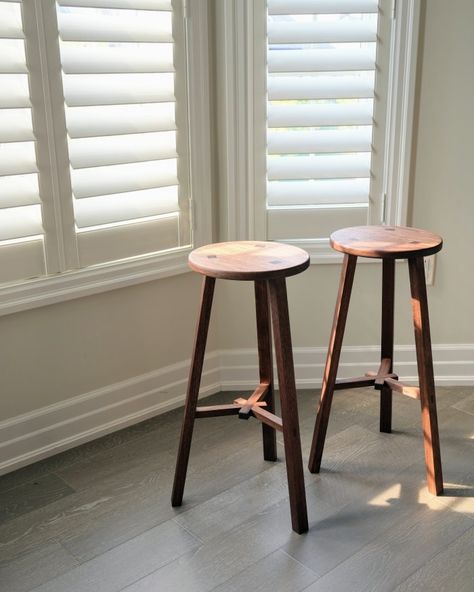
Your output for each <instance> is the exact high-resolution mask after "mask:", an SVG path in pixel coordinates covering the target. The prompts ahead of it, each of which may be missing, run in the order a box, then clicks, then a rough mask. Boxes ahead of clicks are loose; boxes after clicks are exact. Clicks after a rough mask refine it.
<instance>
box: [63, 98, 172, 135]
mask: <svg viewBox="0 0 474 592" xmlns="http://www.w3.org/2000/svg"><path fill="white" fill-rule="evenodd" d="M174 108H175V107H174V103H162V104H159V105H120V106H116V105H111V106H107V107H74V108H71V109H68V111H67V113H66V120H67V128H68V133H69V135H70V136H71V138H86V137H91V136H108V135H121V134H137V133H142V132H161V131H171V130H174V129H175V127H176V125H175V118H174Z"/></svg>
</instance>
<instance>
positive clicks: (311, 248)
mask: <svg viewBox="0 0 474 592" xmlns="http://www.w3.org/2000/svg"><path fill="white" fill-rule="evenodd" d="M392 2H393V3H392V5H391V15H390V17H391V20H392V25H391V27H392V33H391V44H392V47H391V52H390V54H391V60H390V67H389V80H388V89H389V90H388V96H389V97H390V98H391V100H390V101H389V103H388V105H387V108H386V120H385V126H386V130H387V132H386V134H387V135H386V150H385V155H384V162H383V174H382V183H381V185H382V187H381V188H380V191H377V194H376V195H377V199H375V201H374V202H373V203H371V207H370V210H369V211H370V219H369V222H370V223H371V224H380V223H384V224H391V225H402V226H403V225H406V224H407V219H408V215H407V212H408V196H409V185H410V172H411V171H410V169H411V154H412V141H413V123H414V104H415V87H416V74H417V57H418V38H419V24H420V2H419V0H392ZM216 9H217V12H216V21H217V26H216V32H217V52H216V54H217V60H218V61H217V81H218V87H217V97H218V117H219V136H218V140H219V145H220V156H221V162H220V163H219V165H220V166H219V170H220V173H221V175H220V186H219V193H220V195H221V196H222V198H221V199H222V200H223V203H222V207H221V220H220V223H221V228H222V229H223V233H224V236H225V239H226V240H264V239H265V238H266V205H265V203H264V202H263V200H261V199H257V195H261V183H262V174H263V171H266V160H265V159H266V147H265V145H264V140H263V142H262V138H264V137H265V136H264V134H262V133H261V130H258V126H262V125H265V121H266V115H265V108H264V107H262V105H263V103H264V101H262V100H260V101H258V100H255V97H262V96H265V93H266V90H265V76H263V75H262V69H261V64H262V63H265V55H266V39H263V38H262V37H263V36H262V35H261V31H262V30H265V18H266V11H265V0H221V1H220V2H218V3H217V4H216ZM377 189H378V188H377ZM285 242H286V241H285ZM288 242H291V244H295V245H297V246H300V247H302V248H304V249H306V250H307V251H308V252H309V253H310V255H311V263H337V262H339V261H340V260H341V255H340V254H339V253H336V252H335V251H333V250H332V249H331V248H330V247H329V244H328V241H327V239H315V240H310V241H308V240H298V241H296V240H295V241H288ZM364 261H368V262H371V261H372V260H370V259H364ZM374 261H377V260H374Z"/></svg>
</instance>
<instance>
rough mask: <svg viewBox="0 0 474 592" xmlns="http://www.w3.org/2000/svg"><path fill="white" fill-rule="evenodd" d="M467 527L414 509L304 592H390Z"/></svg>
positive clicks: (458, 517) (447, 517)
mask: <svg viewBox="0 0 474 592" xmlns="http://www.w3.org/2000/svg"><path fill="white" fill-rule="evenodd" d="M470 526H471V523H470V522H469V521H467V520H466V519H465V518H464V517H463V516H461V515H459V514H458V515H452V514H448V513H446V512H442V511H441V512H440V511H438V512H437V511H433V510H430V509H423V510H421V511H420V510H419V509H417V508H416V507H414V508H413V509H412V511H411V512H408V515H405V517H404V519H401V520H397V521H394V522H393V523H392V524H391V525H390V526H389V527H388V528H387V529H385V531H383V532H381V533H380V534H379V535H378V536H377V537H375V538H374V539H373V540H372V541H371V542H370V543H368V544H367V545H365V546H364V547H362V548H361V549H360V550H359V551H357V552H356V553H354V554H353V555H351V557H349V558H348V559H346V560H345V561H344V562H342V563H340V564H338V565H337V566H336V567H335V568H334V569H332V570H331V571H330V572H329V573H327V574H326V575H324V576H323V577H321V578H320V579H319V580H317V582H316V583H315V584H313V585H312V586H310V587H309V588H308V590H307V592H334V590H337V591H338V592H362V591H364V592H365V591H368V590H377V592H391V591H392V590H393V589H394V588H395V587H396V586H397V585H399V584H400V583H401V582H402V581H403V579H404V577H405V574H406V573H412V572H413V571H415V570H417V569H419V568H420V567H421V566H423V565H424V564H425V563H426V562H427V561H429V560H430V559H431V558H433V557H434V556H435V555H437V554H438V553H439V552H440V551H441V550H442V549H443V548H444V547H446V546H448V545H449V544H450V543H451V542H452V541H453V540H455V539H456V538H457V537H459V536H460V535H461V534H463V533H464V532H465V531H466V530H468V529H469V527H470ZM422 589H424V586H422ZM452 589H456V588H452Z"/></svg>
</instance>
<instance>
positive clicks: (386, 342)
mask: <svg viewBox="0 0 474 592" xmlns="http://www.w3.org/2000/svg"><path fill="white" fill-rule="evenodd" d="M394 300H395V259H383V269H382V351H381V359H382V360H383V359H384V358H385V359H389V360H390V367H389V368H388V373H391V372H392V371H393V319H394ZM380 431H381V432H386V433H387V434H390V432H391V431H392V389H391V388H390V387H389V386H388V385H387V384H385V383H384V385H383V387H382V389H381V392H380Z"/></svg>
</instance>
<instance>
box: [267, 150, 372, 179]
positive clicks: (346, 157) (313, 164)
mask: <svg viewBox="0 0 474 592" xmlns="http://www.w3.org/2000/svg"><path fill="white" fill-rule="evenodd" d="M267 163H268V179H269V180H271V181H273V180H278V179H347V178H352V177H354V178H355V177H369V175H370V152H369V153H358V154H337V155H333V154H321V155H318V156H281V157H270V158H269V159H268V161H267Z"/></svg>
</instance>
